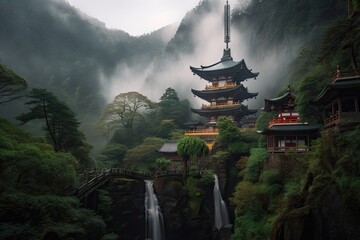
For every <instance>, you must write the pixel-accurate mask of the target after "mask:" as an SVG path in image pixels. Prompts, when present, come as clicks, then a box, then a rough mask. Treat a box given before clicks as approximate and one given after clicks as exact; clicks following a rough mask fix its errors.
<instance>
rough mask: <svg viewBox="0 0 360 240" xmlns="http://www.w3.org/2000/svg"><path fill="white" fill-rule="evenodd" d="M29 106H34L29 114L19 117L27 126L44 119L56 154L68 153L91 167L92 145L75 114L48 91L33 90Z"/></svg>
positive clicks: (48, 136)
mask: <svg viewBox="0 0 360 240" xmlns="http://www.w3.org/2000/svg"><path fill="white" fill-rule="evenodd" d="M28 98H30V99H31V100H30V101H28V102H27V103H26V104H27V105H32V106H33V107H32V108H30V111H29V112H28V113H22V114H21V115H20V116H18V117H17V119H18V120H20V121H21V122H22V124H25V123H27V122H29V121H32V120H34V119H44V120H45V127H44V129H45V130H46V132H47V138H48V140H49V141H50V143H51V144H52V145H53V147H54V150H55V152H59V151H68V152H71V153H72V155H74V156H75V157H76V158H78V159H79V160H80V163H81V165H82V166H83V167H91V166H92V165H93V159H92V158H91V157H90V156H89V151H90V149H91V148H92V146H91V145H89V144H88V143H86V141H85V136H84V134H83V133H82V132H80V131H79V130H78V128H79V125H80V123H79V121H78V120H77V118H76V116H75V114H74V112H73V111H72V110H71V109H70V108H69V107H68V106H67V105H66V104H65V103H63V102H61V101H60V100H58V99H57V98H56V97H55V96H54V95H53V94H52V93H51V92H48V91H47V90H46V89H32V91H31V92H30V94H29V96H28Z"/></svg>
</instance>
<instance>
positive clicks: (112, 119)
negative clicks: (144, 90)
mask: <svg viewBox="0 0 360 240" xmlns="http://www.w3.org/2000/svg"><path fill="white" fill-rule="evenodd" d="M153 107H154V105H153V103H152V102H151V101H150V100H149V99H148V98H147V97H146V96H144V95H142V94H140V93H138V92H127V93H120V94H119V95H117V96H116V97H115V99H114V101H113V102H111V103H109V104H107V105H106V107H105V109H104V111H103V113H102V115H101V116H100V118H99V119H98V121H97V124H98V125H99V126H102V127H110V128H118V127H123V128H130V129H132V128H133V125H134V121H135V119H137V118H140V117H141V116H142V113H143V112H144V111H145V110H148V109H151V108H153Z"/></svg>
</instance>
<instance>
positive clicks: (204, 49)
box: [102, 0, 300, 109]
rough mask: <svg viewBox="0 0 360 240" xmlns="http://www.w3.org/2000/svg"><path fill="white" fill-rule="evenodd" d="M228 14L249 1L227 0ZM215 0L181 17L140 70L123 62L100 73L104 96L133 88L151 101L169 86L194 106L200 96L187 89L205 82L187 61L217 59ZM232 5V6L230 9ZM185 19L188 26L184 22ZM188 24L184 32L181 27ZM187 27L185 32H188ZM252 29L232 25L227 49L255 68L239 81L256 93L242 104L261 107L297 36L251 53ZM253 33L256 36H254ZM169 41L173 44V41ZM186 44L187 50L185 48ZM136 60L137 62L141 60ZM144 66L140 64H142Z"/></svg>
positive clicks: (218, 11)
mask: <svg viewBox="0 0 360 240" xmlns="http://www.w3.org/2000/svg"><path fill="white" fill-rule="evenodd" d="M205 3H207V4H210V7H209V11H208V12H206V14H199V13H198V12H199V9H200V8H205V7H206V6H203V5H204V4H205ZM229 3H230V4H231V8H232V15H233V14H235V13H241V12H245V11H246V8H247V7H248V6H249V5H250V4H251V1H248V0H247V1H235V0H234V1H230V2H229ZM224 4H225V1H224V2H222V1H221V2H220V3H219V1H203V2H202V3H200V4H199V6H198V7H197V9H193V10H192V11H190V12H188V14H187V15H186V16H185V18H184V19H183V21H182V23H181V24H180V26H179V29H178V31H177V32H176V34H175V36H174V38H173V39H172V40H171V41H170V43H169V44H168V49H167V50H166V51H165V52H163V53H161V54H160V55H159V56H158V57H157V58H156V59H154V61H153V62H150V63H148V64H147V65H146V67H144V68H143V71H139V70H138V67H137V66H136V67H135V66H131V65H127V64H119V65H118V66H117V71H116V73H115V74H114V75H113V76H111V77H110V78H108V79H104V78H103V77H102V79H103V80H102V81H107V82H108V83H109V84H108V85H107V86H106V87H105V88H104V93H105V95H106V96H107V99H108V101H112V99H113V97H114V96H115V95H117V94H119V93H121V92H127V91H138V92H140V93H142V94H143V95H145V96H148V97H149V98H150V99H151V100H153V101H158V100H159V98H160V97H161V95H162V94H163V93H164V91H165V89H166V88H168V87H172V88H174V89H175V90H176V91H177V93H178V95H179V97H180V98H182V99H188V100H189V101H190V103H191V105H192V107H195V108H198V107H199V106H201V103H204V102H203V100H202V99H200V98H198V97H194V96H193V95H192V93H191V89H192V88H193V89H197V90H202V89H204V88H205V86H206V84H208V82H207V81H206V80H204V79H200V78H199V77H198V76H194V75H193V74H192V72H191V70H190V68H189V67H190V65H191V66H194V67H200V66H201V65H205V66H206V65H211V64H214V63H216V62H218V61H220V60H221V57H222V54H223V49H224V48H225V43H224V40H223V39H224V36H223V32H224V29H223V28H224V27H223V5H224ZM234 7H235V8H234ZM189 24H191V25H192V26H191V27H189ZM185 27H187V31H188V32H186V31H185V32H184V31H182V30H181V29H184V28H185ZM189 29H190V31H189ZM253 37H254V32H252V26H250V25H249V26H248V27H241V28H238V27H237V26H234V24H233V21H232V26H231V42H230V44H229V47H230V48H231V54H232V57H233V59H234V61H241V60H242V59H244V60H245V63H246V65H247V67H248V68H249V69H252V71H253V72H260V74H259V76H258V77H257V79H248V80H247V81H244V82H243V84H244V86H245V87H248V91H249V92H258V93H259V95H258V97H257V98H256V99H250V100H248V101H245V102H244V104H245V105H248V106H249V108H252V109H260V108H261V107H262V105H263V102H264V98H272V97H275V95H276V94H277V93H278V92H279V91H280V90H281V88H282V87H283V85H284V83H285V79H284V77H285V76H284V69H286V68H287V67H288V66H289V64H290V63H291V61H292V59H294V58H295V56H296V54H297V53H298V49H299V47H300V41H299V40H298V39H295V38H294V39H291V40H289V39H287V42H285V43H279V44H284V46H285V47H283V48H277V47H275V46H274V48H272V49H266V50H264V49H262V50H261V51H260V52H257V53H254V52H253V51H252V49H256V46H254V45H253V44H254V41H252V38H253ZM255 37H256V36H255ZM179 39H182V40H183V41H184V39H185V43H184V42H182V44H184V47H181V46H180V47H177V48H175V49H171V50H169V45H171V42H172V41H177V42H178V41H179ZM173 45H174V44H173ZM189 49H190V50H189ZM140 62H141V61H140ZM144 66H145V65H144Z"/></svg>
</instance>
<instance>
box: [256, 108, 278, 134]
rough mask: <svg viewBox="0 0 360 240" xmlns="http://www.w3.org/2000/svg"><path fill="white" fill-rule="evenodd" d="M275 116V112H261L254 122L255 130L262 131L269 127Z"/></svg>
mask: <svg viewBox="0 0 360 240" xmlns="http://www.w3.org/2000/svg"><path fill="white" fill-rule="evenodd" d="M276 115H277V113H276V112H261V113H260V116H259V117H258V118H257V120H256V124H255V128H256V130H257V131H262V130H264V129H265V128H267V127H268V126H269V122H270V121H271V120H272V119H273V118H274V117H275V116H276Z"/></svg>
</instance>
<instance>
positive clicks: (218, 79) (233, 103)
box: [185, 1, 259, 149]
mask: <svg viewBox="0 0 360 240" xmlns="http://www.w3.org/2000/svg"><path fill="white" fill-rule="evenodd" d="M224 25H225V26H224V42H225V44H226V48H225V49H224V51H223V56H222V58H221V60H220V61H218V62H216V63H214V64H211V65H208V66H200V67H192V66H190V69H191V71H192V72H193V74H194V75H198V76H199V77H200V78H202V79H205V80H207V81H208V82H209V85H207V86H206V87H205V89H204V90H195V89H191V92H192V93H193V94H194V95H196V96H198V97H199V98H201V99H203V100H205V101H207V102H208V103H207V104H203V105H202V106H201V108H200V109H193V108H192V109H191V111H192V112H193V113H196V114H198V115H200V116H202V117H205V118H206V119H207V123H206V124H205V126H198V125H191V124H188V130H187V131H186V133H185V134H186V135H195V136H200V137H201V138H202V139H204V140H205V141H206V143H207V144H208V146H209V148H210V149H211V147H212V145H213V143H214V140H215V137H216V136H217V135H218V131H217V128H216V122H217V119H218V118H219V117H220V116H227V117H230V119H232V120H233V121H234V122H236V123H239V121H240V119H241V118H242V117H244V116H247V115H251V114H254V113H256V110H252V109H248V107H247V106H245V105H243V104H242V102H243V101H244V100H246V99H250V98H253V97H256V96H257V93H249V92H248V89H247V88H246V87H244V85H243V84H242V82H243V81H244V80H246V79H248V78H254V79H255V78H256V77H257V76H258V75H259V73H253V72H252V70H251V69H250V70H249V69H248V68H247V66H246V64H245V61H244V59H243V60H241V61H238V62H237V61H234V60H233V58H232V57H231V50H230V48H229V42H230V5H229V3H228V1H226V5H225V7H224Z"/></svg>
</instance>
